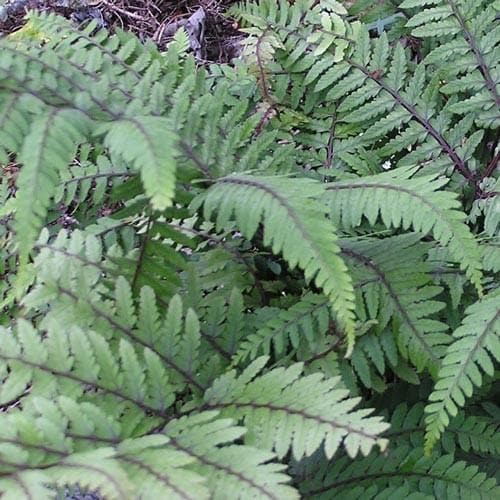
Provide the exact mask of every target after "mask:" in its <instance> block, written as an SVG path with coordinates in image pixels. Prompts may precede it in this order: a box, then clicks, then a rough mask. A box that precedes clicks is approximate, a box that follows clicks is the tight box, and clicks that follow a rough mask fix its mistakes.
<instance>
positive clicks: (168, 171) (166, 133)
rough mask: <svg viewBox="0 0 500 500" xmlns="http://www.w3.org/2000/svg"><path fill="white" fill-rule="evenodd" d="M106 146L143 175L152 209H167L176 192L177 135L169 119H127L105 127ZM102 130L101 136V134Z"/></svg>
mask: <svg viewBox="0 0 500 500" xmlns="http://www.w3.org/2000/svg"><path fill="white" fill-rule="evenodd" d="M104 130H106V137H105V141H104V142H105V144H106V146H107V147H108V148H109V150H110V151H111V152H112V153H115V154H117V155H121V156H122V157H123V158H124V159H125V160H126V161H128V162H130V163H132V164H133V165H134V167H135V169H136V170H137V171H138V172H140V173H141V177H142V182H143V184H144V189H145V191H146V194H147V195H148V196H150V197H151V203H152V205H153V208H155V209H157V210H165V209H166V208H167V207H168V206H170V205H171V203H172V198H173V195H174V189H175V168H176V163H175V159H174V155H175V149H174V146H175V142H176V139H175V134H174V133H173V132H172V130H171V125H170V123H169V121H168V120H166V119H164V118H160V117H153V116H135V117H133V118H132V117H129V118H124V119H122V120H120V121H118V122H113V123H111V124H110V125H109V126H108V125H106V127H105V129H104ZM102 132H103V130H102V129H101V130H100V131H98V133H102Z"/></svg>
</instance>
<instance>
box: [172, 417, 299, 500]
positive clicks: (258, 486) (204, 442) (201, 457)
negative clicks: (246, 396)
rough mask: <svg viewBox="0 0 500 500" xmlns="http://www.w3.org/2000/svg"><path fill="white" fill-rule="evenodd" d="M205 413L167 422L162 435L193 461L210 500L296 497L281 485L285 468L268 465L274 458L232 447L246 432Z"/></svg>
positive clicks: (254, 451)
mask: <svg viewBox="0 0 500 500" xmlns="http://www.w3.org/2000/svg"><path fill="white" fill-rule="evenodd" d="M216 416H217V412H214V411H206V412H202V413H199V414H195V415H191V416H188V417H182V418H180V419H178V420H174V421H172V422H170V423H169V424H168V425H167V426H166V427H165V429H164V431H163V432H164V433H165V434H166V435H167V436H168V437H169V438H170V443H171V444H172V446H173V447H174V448H176V449H177V450H179V451H182V452H184V453H186V454H188V455H189V456H191V457H192V458H193V459H194V460H195V462H196V463H195V466H194V467H193V469H194V471H196V472H197V473H199V474H202V475H203V476H204V477H206V478H207V480H208V486H209V488H210V491H211V495H212V496H211V498H221V499H222V498H227V496H228V495H230V496H231V498H236V499H241V500H246V499H251V498H256V497H257V498H266V499H267V498H269V499H278V498H287V499H288V498H290V499H295V498H298V494H297V491H296V490H295V489H293V488H291V487H290V486H288V485H286V484H284V483H286V482H288V480H289V478H288V476H286V475H285V473H284V469H285V467H284V466H283V465H281V464H278V463H275V462H270V460H271V459H272V458H273V457H274V455H273V454H272V453H270V452H268V451H264V450H262V449H257V448H253V447H251V446H245V445H235V444H232V443H233V441H235V440H237V439H239V438H241V437H242V436H243V435H244V433H245V429H244V428H242V427H236V426H235V425H234V424H233V423H232V421H231V420H230V419H227V418H217V419H215V418H214V417H216Z"/></svg>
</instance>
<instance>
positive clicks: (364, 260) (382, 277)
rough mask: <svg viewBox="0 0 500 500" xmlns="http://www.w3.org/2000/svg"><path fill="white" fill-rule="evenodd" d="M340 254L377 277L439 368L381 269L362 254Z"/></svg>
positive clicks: (433, 355)
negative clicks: (358, 263)
mask: <svg viewBox="0 0 500 500" xmlns="http://www.w3.org/2000/svg"><path fill="white" fill-rule="evenodd" d="M341 252H342V253H343V254H344V255H346V256H348V257H350V258H352V259H355V260H357V261H358V262H360V263H361V264H363V265H364V266H366V267H368V268H369V269H371V270H372V271H373V272H374V273H375V274H376V275H377V276H378V278H379V280H380V282H381V283H382V284H383V285H384V287H385V289H386V290H387V292H388V293H389V296H390V297H391V299H392V301H393V302H394V304H395V306H396V308H397V310H398V312H399V314H400V315H401V318H402V319H403V321H404V322H405V323H406V324H407V325H408V327H409V328H410V330H411V332H412V335H413V336H414V338H415V339H416V340H417V342H418V343H419V344H420V345H421V347H422V349H423V350H424V351H425V353H426V355H427V357H428V358H429V359H430V360H431V361H432V364H433V365H434V366H439V363H440V360H439V358H438V357H437V356H436V353H435V352H434V350H433V349H432V346H430V345H429V344H428V343H427V341H426V339H425V337H424V335H423V334H422V332H420V331H419V330H418V328H417V327H416V326H415V325H414V324H413V321H412V319H411V317H410V315H409V314H408V311H407V310H406V308H405V307H404V306H403V304H402V303H401V302H400V300H399V297H398V294H397V293H396V291H395V290H394V289H393V287H392V285H391V283H390V281H389V280H387V278H386V277H385V274H384V272H383V271H382V270H381V269H379V268H378V266H377V265H376V263H375V262H373V261H372V260H371V259H368V258H367V257H366V256H364V255H362V254H360V253H358V252H355V251H354V250H352V249H348V248H341Z"/></svg>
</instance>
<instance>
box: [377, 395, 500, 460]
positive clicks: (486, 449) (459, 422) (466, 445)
mask: <svg viewBox="0 0 500 500" xmlns="http://www.w3.org/2000/svg"><path fill="white" fill-rule="evenodd" d="M424 408H425V407H424V403H417V404H416V405H414V406H412V407H408V405H407V404H406V403H404V404H401V405H398V406H397V407H396V409H395V410H394V411H393V412H392V415H391V417H390V424H391V428H390V429H389V430H388V431H387V432H386V434H385V435H386V437H387V438H388V439H389V441H390V443H391V445H399V444H400V443H404V442H405V441H406V442H407V443H408V442H410V443H411V444H412V445H413V446H419V447H420V446H424V438H425V411H424ZM498 430H499V424H498V422H495V421H494V420H493V419H491V418H487V417H479V416H469V415H466V414H464V413H463V412H460V413H458V415H457V416H456V417H455V418H453V419H452V420H451V421H450V425H449V426H448V427H447V428H446V429H445V431H444V433H443V435H442V438H441V441H440V445H441V448H442V449H443V451H444V452H445V453H450V454H456V452H457V451H458V450H462V451H463V452H465V453H466V454H467V456H470V458H471V459H472V458H473V454H474V453H476V454H480V453H481V454H486V455H488V456H490V457H492V458H493V457H496V456H498V453H499V451H500V434H499V432H498Z"/></svg>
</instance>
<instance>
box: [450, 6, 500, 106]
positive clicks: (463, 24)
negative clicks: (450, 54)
mask: <svg viewBox="0 0 500 500" xmlns="http://www.w3.org/2000/svg"><path fill="white" fill-rule="evenodd" d="M446 1H447V2H448V4H449V6H450V7H451V10H452V11H453V15H454V16H455V18H456V19H457V21H458V24H459V25H460V28H461V29H462V33H463V35H464V38H465V41H466V42H467V44H468V45H469V47H470V48H471V50H472V52H473V54H474V57H475V58H476V60H477V67H478V69H479V72H480V73H481V75H482V77H483V78H484V81H485V83H486V88H487V89H488V91H489V92H490V94H491V95H492V97H493V99H494V101H495V104H496V106H497V108H500V95H499V94H498V91H497V86H496V83H495V81H494V79H493V76H492V75H491V73H490V70H489V67H488V65H487V64H486V61H485V60H484V57H483V54H482V52H481V50H480V48H479V45H478V43H477V40H476V38H475V37H474V35H473V34H472V32H471V31H470V30H469V28H468V26H467V21H466V19H465V18H464V16H463V15H462V13H461V12H460V10H459V8H458V6H457V4H456V3H455V1H454V0H446Z"/></svg>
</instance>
